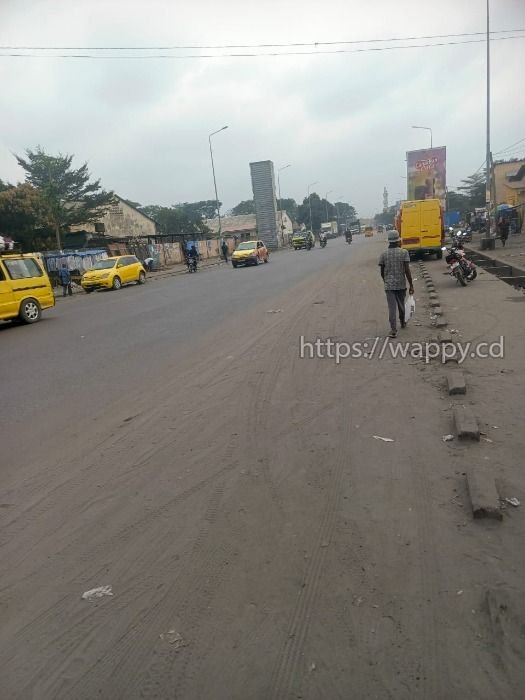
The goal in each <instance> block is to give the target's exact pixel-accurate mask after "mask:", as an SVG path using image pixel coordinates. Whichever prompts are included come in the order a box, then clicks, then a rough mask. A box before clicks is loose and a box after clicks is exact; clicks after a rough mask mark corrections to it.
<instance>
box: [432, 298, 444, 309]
mask: <svg viewBox="0 0 525 700" xmlns="http://www.w3.org/2000/svg"><path fill="white" fill-rule="evenodd" d="M440 304H441V302H440V301H439V299H431V300H430V306H433V307H434V308H436V309H437V308H440Z"/></svg>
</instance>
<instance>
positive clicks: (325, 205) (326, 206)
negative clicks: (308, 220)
mask: <svg viewBox="0 0 525 700" xmlns="http://www.w3.org/2000/svg"><path fill="white" fill-rule="evenodd" d="M332 192H333V190H329V191H328V192H327V193H326V194H325V196H324V207H325V213H326V221H327V223H328V195H329V194H331V193H332Z"/></svg>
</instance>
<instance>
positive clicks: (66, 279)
mask: <svg viewBox="0 0 525 700" xmlns="http://www.w3.org/2000/svg"><path fill="white" fill-rule="evenodd" d="M58 276H59V279H60V284H61V285H62V296H64V297H66V296H67V295H68V294H69V296H70V297H71V296H73V290H72V289H71V275H70V273H69V270H68V269H67V267H66V266H65V265H62V269H61V270H60V272H59V273H58Z"/></svg>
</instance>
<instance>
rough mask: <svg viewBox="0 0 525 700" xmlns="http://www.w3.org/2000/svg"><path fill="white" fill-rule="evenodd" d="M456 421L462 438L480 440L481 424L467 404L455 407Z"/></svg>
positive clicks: (459, 436)
mask: <svg viewBox="0 0 525 700" xmlns="http://www.w3.org/2000/svg"><path fill="white" fill-rule="evenodd" d="M454 423H455V425H456V432H457V436H458V438H459V439H460V440H478V441H479V425H478V421H477V418H476V416H475V415H474V414H473V413H472V411H471V410H470V408H467V407H466V406H455V407H454Z"/></svg>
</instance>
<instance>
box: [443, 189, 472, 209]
mask: <svg viewBox="0 0 525 700" xmlns="http://www.w3.org/2000/svg"><path fill="white" fill-rule="evenodd" d="M471 208H472V207H471V205H470V199H469V197H468V196H467V195H466V194H462V193H461V192H452V191H449V192H447V210H448V211H459V212H461V213H462V214H466V213H467V212H468V211H470V209H471Z"/></svg>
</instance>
